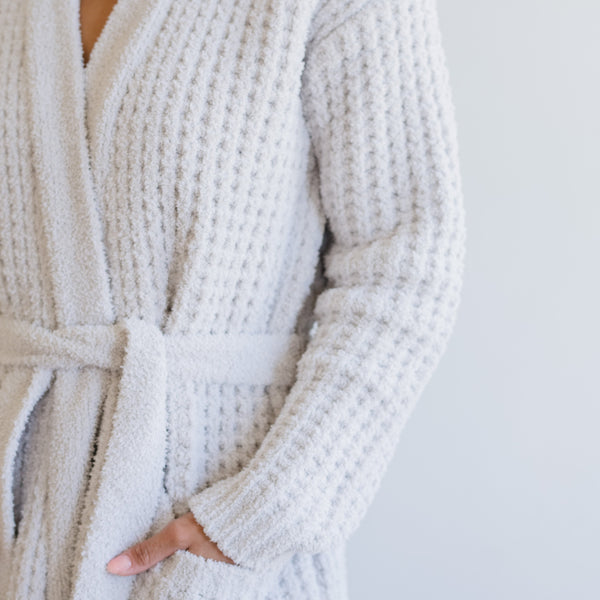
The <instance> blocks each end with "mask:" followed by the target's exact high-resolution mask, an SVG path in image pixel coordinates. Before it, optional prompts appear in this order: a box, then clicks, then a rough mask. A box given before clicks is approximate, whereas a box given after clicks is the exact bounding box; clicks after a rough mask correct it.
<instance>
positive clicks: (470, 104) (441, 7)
mask: <svg viewBox="0 0 600 600" xmlns="http://www.w3.org/2000/svg"><path fill="white" fill-rule="evenodd" d="M437 6H438V13H439V16H440V23H441V29H442V39H443V42H444V46H445V51H446V56H447V63H448V67H449V72H450V80H451V84H452V88H453V94H454V103H455V106H456V117H457V126H458V136H459V147H460V158H461V173H462V180H463V188H464V189H463V191H464V197H465V207H466V214H467V260H466V272H465V282H464V288H463V289H464V291H463V298H462V302H461V306H460V309H459V315H458V318H457V324H456V327H455V330H454V333H453V337H452V338H451V341H450V343H449V346H448V349H447V352H446V354H445V355H444V357H443V358H442V360H441V362H440V364H439V367H438V369H437V370H436V372H435V374H434V375H433V377H432V379H431V380H430V382H429V384H428V386H427V388H426V390H425V392H424V394H423V395H422V396H421V399H420V400H419V403H418V404H417V405H416V407H415V410H414V412H413V413H412V416H411V417H410V419H409V421H408V422H407V424H406V425H405V428H404V430H403V433H402V438H401V440H400V442H399V445H398V447H397V450H396V454H395V456H394V460H393V461H392V463H391V465H390V468H389V470H388V471H387V473H386V476H385V478H384V481H383V483H382V485H381V487H380V489H379V492H378V494H377V497H376V499H375V501H374V503H373V504H372V505H371V507H370V509H369V512H368V514H367V516H366V517H365V518H364V520H363V521H362V522H361V525H360V527H359V528H358V530H357V531H356V532H355V533H354V535H353V536H352V538H351V539H350V542H349V545H348V569H349V582H350V597H351V599H352V600H496V599H502V600H559V599H560V600H598V599H600V441H599V438H600V385H599V374H600V317H599V316H598V311H599V309H600V283H599V279H600V267H599V259H600V233H599V232H600V151H599V144H600V3H599V2H597V1H595V2H594V1H592V0H589V1H584V0H571V1H570V2H559V1H554V0H545V1H542V0H538V1H534V0H519V1H516V0H509V1H504V2H491V1H482V0H478V1H475V0H470V1H469V0H454V1H452V2H450V1H449V0H438V3H437Z"/></svg>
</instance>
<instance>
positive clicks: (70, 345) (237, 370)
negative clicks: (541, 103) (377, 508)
mask: <svg viewBox="0 0 600 600" xmlns="http://www.w3.org/2000/svg"><path fill="white" fill-rule="evenodd" d="M78 11H79V0H19V1H18V2H16V1H14V0H0V590H2V598H3V599H4V600H42V599H43V598H46V599H50V600H96V599H97V600H124V599H126V598H130V599H132V600H167V599H171V600H199V599H208V598H211V599H223V600H238V599H244V600H283V599H292V600H300V599H309V600H319V599H324V600H344V599H345V598H347V597H348V585H347V571H346V562H345V548H346V543H347V541H348V538H349V537H350V536H351V534H352V533H353V532H354V531H355V530H356V528H357V527H358V525H359V523H360V522H361V519H362V518H363V517H364V515H365V513H366V511H367V509H368V507H369V505H370V504H371V502H372V500H373V498H374V495H375V493H376V491H377V489H378V486H379V484H380V482H381V480H382V476H383V475H384V473H385V471H386V467H387V466H388V464H389V462H390V459H391V458H392V456H393V453H394V451H395V448H396V445H397V443H398V441H399V438H400V432H401V430H402V428H403V426H404V424H405V423H406V420H407V418H408V417H409V415H410V413H411V410H412V409H413V408H414V406H415V404H416V401H417V400H418V398H419V396H420V395H421V393H422V391H423V389H424V387H425V385H426V383H427V381H428V380H429V378H430V377H431V375H432V374H433V372H434V370H435V368H436V366H437V364H438V362H439V360H440V358H441V356H442V355H443V353H444V351H445V349H446V346H447V342H448V340H449V338H450V335H451V332H452V330H453V326H454V323H455V320H456V315H457V311H458V306H459V299H460V293H461V286H462V278H463V275H462V274H463V263H464V254H465V219H464V208H463V200H462V193H461V180H460V173H459V163H458V149H457V135H456V125H455V117H454V106H453V101H452V95H451V91H450V85H449V75H448V69H447V66H446V60H445V56H444V51H443V46H442V42H441V34H440V30H439V25H438V17H437V13H436V6H435V3H434V0H301V1H298V0H180V1H175V0H118V2H117V4H116V5H115V6H114V8H113V10H112V12H111V13H110V15H109V18H108V20H107V21H106V24H105V26H104V28H103V30H102V32H101V34H100V37H99V38H98V40H97V41H96V43H95V45H94V47H93V49H92V52H91V56H90V60H89V63H88V64H87V65H86V66H85V67H84V64H83V53H82V43H81V36H80V25H79V13H78ZM189 510H191V511H192V512H193V514H194V516H195V518H196V519H197V521H198V522H199V523H200V524H201V525H202V526H203V527H204V530H205V532H206V534H207V536H209V538H210V539H211V540H213V541H214V542H215V543H216V544H217V545H218V547H219V548H220V549H221V550H222V551H223V553H224V554H225V555H227V556H228V557H230V558H231V559H232V560H233V561H234V564H229V563H226V562H223V561H217V560H212V559H206V558H204V557H201V556H197V555H195V554H193V553H191V552H189V551H188V550H183V549H182V550H177V551H176V552H175V553H174V554H172V555H170V556H169V557H167V558H165V559H164V560H162V561H160V562H159V563H158V564H157V565H155V566H154V567H151V568H150V569H148V570H147V571H144V572H142V573H140V574H138V575H135V576H119V575H113V574H110V573H108V571H106V568H105V567H106V563H107V562H108V560H109V559H111V558H112V557H113V556H115V555H116V554H118V553H120V552H122V551H124V550H125V549H127V548H129V547H130V546H132V545H133V544H135V543H137V542H139V541H141V540H143V539H146V538H147V537H149V536H150V535H152V534H154V533H156V532H157V531H159V530H160V529H161V528H162V527H163V526H164V525H166V524H167V523H168V522H169V521H170V520H172V519H173V518H175V517H177V516H180V515H182V514H184V513H185V512H187V511H189Z"/></svg>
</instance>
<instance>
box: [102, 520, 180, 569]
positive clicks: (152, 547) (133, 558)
mask: <svg viewBox="0 0 600 600" xmlns="http://www.w3.org/2000/svg"><path fill="white" fill-rule="evenodd" d="M178 546H179V544H178V537H177V535H176V533H175V531H174V527H173V521H171V523H169V524H168V525H166V526H165V527H163V529H161V530H160V531H159V532H158V533H156V534H155V535H153V536H152V537H150V538H148V539H147V540H143V541H141V542H139V543H137V544H135V545H134V546H131V547H130V548H128V549H127V550H125V551H124V552H122V553H121V554H119V555H117V556H115V557H114V558H112V559H111V560H110V561H108V563H107V565H106V568H107V570H108V571H109V572H110V573H113V574H115V575H136V574H137V573H141V572H142V571H145V570H147V569H149V568H150V567H152V566H154V565H155V564H156V563H158V562H160V561H161V560H163V559H165V558H167V556H170V555H171V554H173V552H175V550H177V549H178Z"/></svg>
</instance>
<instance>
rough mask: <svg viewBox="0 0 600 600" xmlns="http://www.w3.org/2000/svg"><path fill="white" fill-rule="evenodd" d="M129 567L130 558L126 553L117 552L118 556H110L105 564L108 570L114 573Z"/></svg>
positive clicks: (117, 573) (121, 571)
mask: <svg viewBox="0 0 600 600" xmlns="http://www.w3.org/2000/svg"><path fill="white" fill-rule="evenodd" d="M129 567H131V560H130V558H129V556H127V554H119V555H118V556H115V557H114V558H111V559H110V560H109V561H108V563H107V565H106V568H107V569H108V571H110V572H111V573H114V574H115V575H120V574H121V573H124V572H125V571H127V570H128V569H129Z"/></svg>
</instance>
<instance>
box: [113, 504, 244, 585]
mask: <svg viewBox="0 0 600 600" xmlns="http://www.w3.org/2000/svg"><path fill="white" fill-rule="evenodd" d="M176 550H188V551H189V552H191V553H192V554H196V555H197V556H203V557H204V558H212V559H213V560H220V561H223V562H227V563H229V564H232V565H233V564H235V563H234V562H233V560H231V559H230V558H229V557H228V556H225V555H224V554H223V553H222V552H221V550H220V549H219V547H218V546H217V545H216V544H215V543H214V542H213V541H212V540H211V539H210V538H209V537H208V536H207V535H206V534H205V533H204V529H203V528H202V525H200V523H198V521H196V519H195V518H194V515H193V513H192V512H191V511H189V512H187V513H185V514H184V515H182V516H181V517H178V518H177V519H173V520H172V521H170V522H169V523H167V525H165V526H164V527H163V528H162V529H161V530H160V531H159V532H158V533H156V534H155V535H153V536H152V537H150V538H148V539H147V540H143V541H141V542H139V543H138V544H135V545H134V546H131V547H130V548H128V549H127V550H125V551H124V552H122V553H121V554H119V555H117V556H115V557H114V558H112V559H111V560H109V561H108V563H107V565H106V569H107V570H108V572H109V573H114V574H115V575H136V574H137V573H140V572H141V571H145V570H146V569H149V568H150V567H152V566H154V565H155V564H156V563H157V562H160V561H161V560H163V559H164V558H167V557H168V556H170V555H171V554H173V553H174V552H175V551H176Z"/></svg>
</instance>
